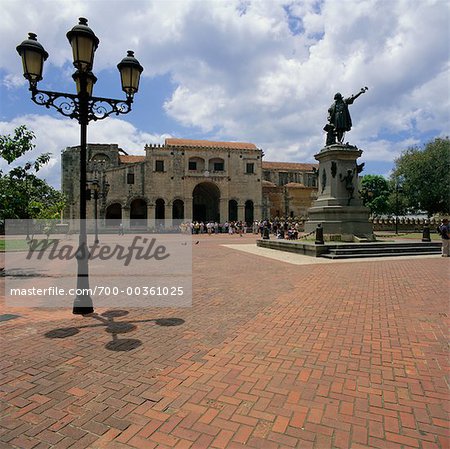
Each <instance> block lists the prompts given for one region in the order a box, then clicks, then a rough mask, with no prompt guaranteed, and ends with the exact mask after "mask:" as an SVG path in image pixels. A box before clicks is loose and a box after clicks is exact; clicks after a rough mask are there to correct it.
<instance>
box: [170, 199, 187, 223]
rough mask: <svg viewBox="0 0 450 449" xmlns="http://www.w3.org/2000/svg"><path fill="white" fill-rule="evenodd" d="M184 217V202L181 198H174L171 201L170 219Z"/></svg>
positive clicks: (181, 218)
mask: <svg viewBox="0 0 450 449" xmlns="http://www.w3.org/2000/svg"><path fill="white" fill-rule="evenodd" d="M183 218H184V203H183V201H181V200H175V201H174V202H173V203H172V219H173V220H183Z"/></svg>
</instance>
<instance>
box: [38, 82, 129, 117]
mask: <svg viewBox="0 0 450 449" xmlns="http://www.w3.org/2000/svg"><path fill="white" fill-rule="evenodd" d="M31 99H32V100H33V101H34V102H35V103H36V104H38V105H40V106H45V107H46V108H48V109H50V108H54V109H56V110H57V111H58V112H59V113H60V114H62V115H64V116H66V117H70V118H73V119H77V120H78V121H79V122H80V116H81V111H80V99H79V97H78V95H74V94H66V93H61V92H50V91H46V90H37V89H33V90H32V95H31ZM131 103H132V100H130V99H127V100H114V99H112V98H101V97H90V98H89V100H88V102H87V121H88V122H90V121H92V120H93V121H96V120H103V119H105V118H106V117H109V116H110V115H113V114H115V115H119V114H127V113H128V112H130V111H131Z"/></svg>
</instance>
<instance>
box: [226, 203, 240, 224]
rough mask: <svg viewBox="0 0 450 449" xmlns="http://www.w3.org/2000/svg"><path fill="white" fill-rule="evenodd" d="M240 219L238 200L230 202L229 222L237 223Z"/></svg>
mask: <svg viewBox="0 0 450 449" xmlns="http://www.w3.org/2000/svg"><path fill="white" fill-rule="evenodd" d="M237 219H238V203H237V201H236V200H230V201H228V220H229V221H237Z"/></svg>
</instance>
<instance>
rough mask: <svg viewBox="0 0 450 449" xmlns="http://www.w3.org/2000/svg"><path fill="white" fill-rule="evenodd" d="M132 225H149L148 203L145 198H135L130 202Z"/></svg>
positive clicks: (136, 226)
mask: <svg viewBox="0 0 450 449" xmlns="http://www.w3.org/2000/svg"><path fill="white" fill-rule="evenodd" d="M130 227H132V228H141V227H147V203H146V201H145V200H143V199H140V198H138V199H135V200H133V201H132V202H131V204H130Z"/></svg>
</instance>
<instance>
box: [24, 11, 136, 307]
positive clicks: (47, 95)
mask: <svg viewBox="0 0 450 449" xmlns="http://www.w3.org/2000/svg"><path fill="white" fill-rule="evenodd" d="M67 39H68V40H69V42H70V45H71V47H72V52H73V65H74V67H75V69H76V71H75V73H74V74H73V75H72V78H73V79H74V81H75V83H76V87H77V94H69V93H62V92H50V91H45V90H38V89H37V83H38V82H39V81H40V80H42V70H43V66H44V61H45V60H46V59H47V58H48V53H47V52H46V51H45V50H44V47H43V46H42V45H41V44H40V43H39V42H38V41H37V39H36V34H34V33H29V34H28V39H26V40H25V41H23V42H22V43H21V44H20V45H19V46H18V47H17V51H18V53H19V55H20V56H21V57H22V64H23V71H24V77H25V78H26V79H27V80H28V81H29V83H30V91H31V99H32V100H33V101H34V102H35V103H36V104H38V105H41V106H45V107H46V108H50V107H52V108H55V109H56V110H57V111H58V112H59V113H60V114H62V115H64V116H66V117H70V118H73V119H76V120H78V123H79V124H80V217H79V218H80V236H79V246H78V252H77V295H76V297H75V300H74V305H73V313H74V314H78V315H85V314H89V313H92V312H93V311H94V308H93V304H92V298H91V297H90V295H89V294H88V293H87V292H88V289H89V252H88V248H87V233H86V153H87V126H88V124H89V122H90V121H92V120H94V121H95V120H101V119H104V118H106V117H108V116H109V115H111V114H116V115H119V114H127V113H128V112H130V111H131V104H132V103H133V96H134V94H135V93H136V92H137V91H138V88H139V79H140V75H141V73H142V70H143V67H142V66H141V65H140V64H139V62H138V61H137V59H136V58H135V57H134V54H133V52H132V51H128V54H127V56H126V57H125V58H124V59H122V61H121V62H120V63H119V64H118V66H117V68H118V69H119V72H120V77H121V82H122V90H123V91H124V92H125V93H126V100H114V99H111V98H100V97H93V96H92V90H93V87H94V84H95V82H96V81H97V78H96V77H95V76H94V74H93V73H92V68H93V63H94V53H95V50H96V49H97V47H98V44H99V39H98V38H97V36H96V35H95V34H94V32H93V31H92V30H91V29H90V28H89V27H88V25H87V20H86V19H85V18H80V19H79V24H78V25H75V26H74V27H73V28H72V29H71V30H70V31H69V32H68V33H67Z"/></svg>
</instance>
